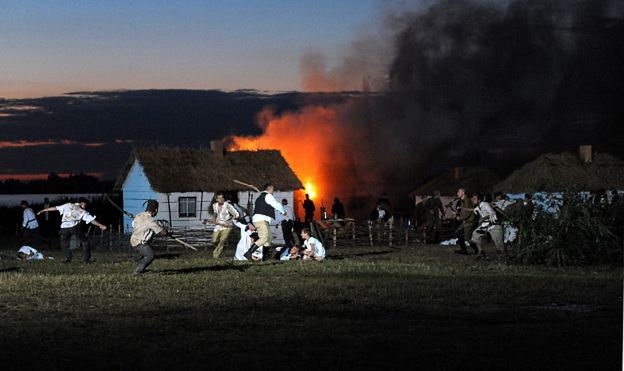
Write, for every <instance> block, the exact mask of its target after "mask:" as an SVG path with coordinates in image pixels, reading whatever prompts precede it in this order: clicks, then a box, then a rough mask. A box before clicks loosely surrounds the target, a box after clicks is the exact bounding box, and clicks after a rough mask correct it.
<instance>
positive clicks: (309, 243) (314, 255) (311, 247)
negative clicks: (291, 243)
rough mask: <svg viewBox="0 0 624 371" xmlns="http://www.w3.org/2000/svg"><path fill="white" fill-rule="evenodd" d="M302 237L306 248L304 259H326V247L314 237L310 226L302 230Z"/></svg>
mask: <svg viewBox="0 0 624 371" xmlns="http://www.w3.org/2000/svg"><path fill="white" fill-rule="evenodd" d="M301 238H303V245H304V246H305V250H304V251H303V260H317V261H320V260H323V259H325V248H324V247H323V244H322V243H321V241H319V240H317V239H316V238H314V237H312V233H311V232H310V228H303V229H302V230H301Z"/></svg>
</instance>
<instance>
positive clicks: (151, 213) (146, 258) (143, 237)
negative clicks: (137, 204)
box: [130, 200, 169, 275]
mask: <svg viewBox="0 0 624 371" xmlns="http://www.w3.org/2000/svg"><path fill="white" fill-rule="evenodd" d="M146 204H147V206H146V207H145V211H144V212H142V213H139V214H137V215H136V216H135V217H134V220H132V236H130V245H131V246H132V247H134V248H135V249H137V251H138V252H139V253H140V254H141V259H140V260H139V264H138V265H137V267H136V269H135V270H134V274H135V275H139V274H142V273H144V272H145V269H146V268H147V266H148V265H150V264H151V263H152V262H153V261H154V251H153V250H152V248H151V247H150V242H151V241H152V238H154V235H160V236H166V235H168V234H169V231H167V229H165V228H163V227H162V226H161V225H160V224H158V222H157V221H156V220H155V219H154V217H155V216H156V214H158V201H156V200H147V202H146Z"/></svg>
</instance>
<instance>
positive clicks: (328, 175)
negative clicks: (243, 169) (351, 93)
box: [229, 106, 342, 213]
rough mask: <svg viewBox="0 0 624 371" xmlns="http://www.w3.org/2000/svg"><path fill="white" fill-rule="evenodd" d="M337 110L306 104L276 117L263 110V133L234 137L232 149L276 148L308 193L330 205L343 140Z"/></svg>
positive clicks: (318, 200)
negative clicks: (254, 135)
mask: <svg viewBox="0 0 624 371" xmlns="http://www.w3.org/2000/svg"><path fill="white" fill-rule="evenodd" d="M336 119H337V118H336V111H335V110H334V109H332V108H329V107H316V106H309V107H305V108H304V109H302V110H301V111H298V112H287V113H283V114H282V115H280V116H277V115H275V114H274V113H273V111H271V110H270V109H265V110H263V111H261V112H260V113H259V115H258V123H259V124H260V125H261V127H262V128H263V129H264V133H263V134H262V135H260V136H257V137H240V136H236V137H233V138H231V139H232V145H231V146H230V148H229V149H230V150H258V149H277V150H279V151H281V153H282V155H283V156H284V158H285V159H286V161H287V162H288V164H289V165H290V167H291V168H292V169H293V171H294V172H295V174H297V176H298V177H299V179H300V180H301V182H302V183H303V184H304V186H305V193H307V194H309V195H310V198H311V199H313V200H314V202H315V204H316V210H317V213H318V211H319V210H320V207H321V206H326V207H328V208H329V205H331V201H332V200H333V197H335V196H336V194H335V193H334V192H335V186H336V180H337V179H336V177H335V176H334V174H335V172H334V171H333V170H334V169H332V168H330V166H331V164H332V163H334V162H338V161H340V160H339V157H340V154H339V153H336V151H334V150H333V149H335V148H336V145H335V144H336V143H338V142H339V141H341V140H342V133H341V132H340V125H336Z"/></svg>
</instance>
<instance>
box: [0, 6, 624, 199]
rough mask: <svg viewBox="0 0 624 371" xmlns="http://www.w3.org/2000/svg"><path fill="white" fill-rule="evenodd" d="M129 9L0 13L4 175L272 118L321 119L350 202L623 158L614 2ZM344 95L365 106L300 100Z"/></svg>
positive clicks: (620, 24)
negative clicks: (600, 157)
mask: <svg viewBox="0 0 624 371" xmlns="http://www.w3.org/2000/svg"><path fill="white" fill-rule="evenodd" d="M129 4H130V3H127V2H106V3H99V2H89V1H88V2H81V3H80V5H76V4H72V3H71V2H63V1H60V2H45V3H40V2H32V3H31V2H28V1H21V2H4V3H3V12H4V14H5V18H6V19H7V21H6V22H5V21H3V22H2V24H0V35H2V37H0V48H2V50H3V59H2V62H1V63H2V68H1V69H0V96H4V97H6V98H7V99H4V100H0V127H1V130H0V178H4V179H6V178H7V177H11V176H17V177H28V176H32V174H38V175H37V176H45V174H47V173H48V172H51V171H53V172H57V173H62V174H65V173H76V172H85V173H91V174H94V175H97V176H100V177H102V178H106V179H111V178H115V177H116V176H117V173H118V171H119V168H120V167H121V166H122V164H123V163H124V162H125V161H126V159H127V158H128V155H129V153H130V151H131V148H132V147H133V146H143V145H169V146H192V147H201V146H208V145H209V141H210V140H213V139H219V138H223V137H227V136H231V135H249V134H254V135H259V134H262V129H260V127H259V126H258V124H257V117H258V114H259V113H260V112H265V111H266V110H267V109H268V110H270V111H271V112H272V114H273V115H274V117H275V118H276V121H279V118H280V115H286V116H282V117H287V119H288V120H286V121H288V122H292V125H312V128H309V127H308V128H304V127H303V126H302V127H301V129H302V130H300V132H314V130H313V129H314V125H320V124H319V123H318V122H315V121H314V120H312V119H311V118H313V117H315V115H317V116H318V113H319V112H318V111H314V110H315V109H316V107H327V108H328V109H329V110H330V111H331V113H332V115H331V117H332V120H330V122H328V123H326V124H327V125H329V127H327V128H323V129H324V130H328V132H333V133H334V134H332V135H333V137H334V138H332V140H331V141H325V139H324V138H316V137H315V138H314V140H316V141H318V145H317V146H316V147H314V146H312V148H318V150H319V151H322V152H323V153H340V156H341V157H340V167H341V170H340V171H339V172H338V173H337V174H336V176H335V178H336V179H353V180H354V184H353V185H352V188H359V187H360V185H361V184H370V185H371V187H372V185H375V186H376V187H380V189H381V188H387V187H385V186H384V184H386V185H387V184H394V185H399V184H400V185H405V187H411V186H412V185H415V184H417V183H418V182H419V181H422V180H423V179H425V178H427V177H430V176H432V175H435V173H436V172H438V173H439V172H443V171H447V169H448V168H449V167H451V166H474V165H480V166H486V167H488V168H490V169H492V170H494V171H496V172H497V173H498V174H499V175H501V176H504V175H506V174H507V173H509V172H510V171H511V170H513V169H514V168H515V167H517V166H519V165H521V164H522V163H523V162H525V161H528V160H531V159H532V158H534V157H536V156H537V155H539V154H542V153H545V152H560V151H576V150H577V147H578V145H579V144H592V145H594V148H595V149H596V150H598V151H603V152H610V153H612V154H614V155H616V156H620V157H623V155H624V153H623V152H624V151H623V150H622V146H621V145H620V143H619V138H621V134H622V130H621V118H622V117H624V112H623V110H624V108H623V107H624V94H623V93H622V90H621V86H622V85H623V81H622V79H623V76H624V67H623V64H622V63H621V61H622V60H624V21H623V19H624V5H623V4H622V2H618V1H609V0H603V1H589V0H588V1H563V0H559V1H555V0H553V1H529V0H522V1H521V0H516V1H485V0H484V1H464V2H457V1H414V2H405V1H397V2H383V3H382V2H374V1H366V2H357V6H354V5H353V3H352V2H347V1H334V2H329V1H321V2H315V5H304V4H303V3H300V2H290V1H286V2H268V1H267V2H265V1H254V2H223V3H216V4H213V3H212V2H211V3H210V5H207V4H208V3H207V2H206V3H205V2H190V1H189V2H187V1H183V2H180V3H177V2H176V3H172V4H175V5H172V4H170V3H169V2H151V1H150V2H148V1H138V2H132V3H131V5H129ZM152 4H155V5H152ZM115 5H117V6H115ZM103 89H107V90H108V89H110V90H111V91H108V92H104V91H102V90H103ZM121 89H124V90H121ZM145 89H151V90H145ZM189 89H193V90H189ZM223 89H227V90H226V91H224V90H223ZM235 89H259V90H258V91H252V90H235ZM284 90H288V91H292V92H279V91H284ZM354 90H359V91H364V92H373V93H370V94H359V95H358V94H355V95H353V94H347V93H333V94H311V93H309V92H317V91H328V92H331V91H333V92H341V91H354ZM70 91H74V92H80V93H79V94H67V95H62V96H47V95H59V94H61V93H67V92H70ZM295 91H301V93H299V92H295ZM306 92H308V93H306ZM46 96H47V97H46ZM28 97H30V98H28ZM32 97H37V98H32ZM282 121H284V120H282ZM332 125H333V126H332ZM303 129H305V130H303ZM311 129H312V130H311ZM319 129H321V128H320V126H319ZM294 132H296V130H295V131H294ZM335 137H338V138H335ZM325 138H327V136H326V137H325ZM280 140H282V141H284V140H288V141H289V142H292V143H298V142H301V143H303V142H305V141H306V138H300V137H297V136H295V135H293V137H292V138H287V139H283V138H282V139H280ZM381 151H383V152H381ZM379 153H384V156H379ZM303 155H304V156H308V155H309V154H308V153H304V154H303ZM320 158H321V159H322V156H321V157H320ZM328 165H331V164H328ZM335 165H336V164H333V165H332V166H335ZM323 166H324V165H323ZM371 174H372V175H371Z"/></svg>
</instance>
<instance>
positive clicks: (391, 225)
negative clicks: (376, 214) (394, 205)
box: [388, 216, 394, 247]
mask: <svg viewBox="0 0 624 371" xmlns="http://www.w3.org/2000/svg"><path fill="white" fill-rule="evenodd" d="M393 227H394V216H391V217H390V220H388V228H389V230H388V246H390V247H392V228H393Z"/></svg>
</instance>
